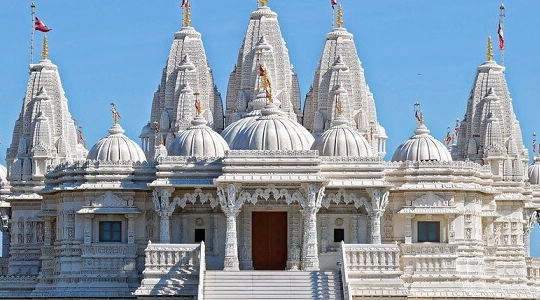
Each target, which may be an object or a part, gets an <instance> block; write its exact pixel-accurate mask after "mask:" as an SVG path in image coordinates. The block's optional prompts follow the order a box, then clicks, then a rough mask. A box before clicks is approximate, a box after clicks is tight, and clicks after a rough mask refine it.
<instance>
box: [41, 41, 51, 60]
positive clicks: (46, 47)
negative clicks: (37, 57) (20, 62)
mask: <svg viewBox="0 0 540 300" xmlns="http://www.w3.org/2000/svg"><path fill="white" fill-rule="evenodd" d="M41 58H42V59H43V60H46V59H49V40H48V39H47V36H46V35H45V36H43V51H42V52H41Z"/></svg>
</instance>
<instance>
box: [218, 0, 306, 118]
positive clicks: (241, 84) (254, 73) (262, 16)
mask: <svg viewBox="0 0 540 300" xmlns="http://www.w3.org/2000/svg"><path fill="white" fill-rule="evenodd" d="M267 2H268V1H266V0H260V1H259V4H260V6H259V8H258V9H257V10H256V11H254V12H252V13H251V17H250V20H249V24H248V28H247V32H246V35H245V38H244V41H243V43H242V46H241V47H240V51H239V54H238V60H237V64H236V66H235V67H234V70H233V71H232V72H231V75H230V77H229V84H228V88H227V104H226V111H225V123H226V125H229V124H231V123H233V122H235V121H237V120H239V119H242V118H244V117H246V116H248V115H253V114H254V113H255V114H259V113H260V111H254V109H253V108H254V106H253V103H252V102H254V101H256V100H257V95H258V94H259V92H260V89H261V86H262V85H263V84H264V78H262V77H263V76H259V71H260V70H259V68H260V66H261V64H262V66H263V67H264V70H265V74H266V76H267V78H268V79H269V80H271V81H272V87H271V95H272V99H273V100H275V101H276V102H279V103H280V104H281V106H280V109H281V110H282V111H283V113H284V114H285V115H287V116H288V117H289V118H291V119H294V120H299V119H300V118H301V116H302V113H301V110H300V100H301V99H300V87H299V84H298V78H297V77H296V73H295V72H294V70H293V66H292V65H291V62H290V58H289V52H288V49H287V47H286V44H285V41H284V39H283V36H282V35H281V29H280V27H279V22H278V18H277V14H276V13H275V12H273V11H272V10H271V9H270V8H269V7H267V6H266V5H267V4H268V3H267Z"/></svg>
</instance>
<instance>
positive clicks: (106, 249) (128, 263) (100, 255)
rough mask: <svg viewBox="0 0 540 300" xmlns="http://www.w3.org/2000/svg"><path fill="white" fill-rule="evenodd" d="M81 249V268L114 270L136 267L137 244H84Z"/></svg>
mask: <svg viewBox="0 0 540 300" xmlns="http://www.w3.org/2000/svg"><path fill="white" fill-rule="evenodd" d="M81 250H82V254H81V258H82V260H83V270H87V271H94V272H103V271H110V272H116V271H118V270H121V271H135V269H136V258H137V245H134V244H99V243H97V244H85V245H83V246H82V249H81Z"/></svg>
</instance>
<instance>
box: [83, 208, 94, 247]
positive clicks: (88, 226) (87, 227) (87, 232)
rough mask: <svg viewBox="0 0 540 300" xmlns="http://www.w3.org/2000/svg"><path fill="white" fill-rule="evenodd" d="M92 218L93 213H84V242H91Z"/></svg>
mask: <svg viewBox="0 0 540 300" xmlns="http://www.w3.org/2000/svg"><path fill="white" fill-rule="evenodd" d="M93 218H94V215H93V214H85V215H84V243H85V244H91V243H92V219H93Z"/></svg>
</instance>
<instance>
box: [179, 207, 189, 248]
mask: <svg viewBox="0 0 540 300" xmlns="http://www.w3.org/2000/svg"><path fill="white" fill-rule="evenodd" d="M180 220H181V221H182V243H183V244H189V242H190V241H189V219H188V217H187V215H185V214H184V215H183V216H182V215H180Z"/></svg>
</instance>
